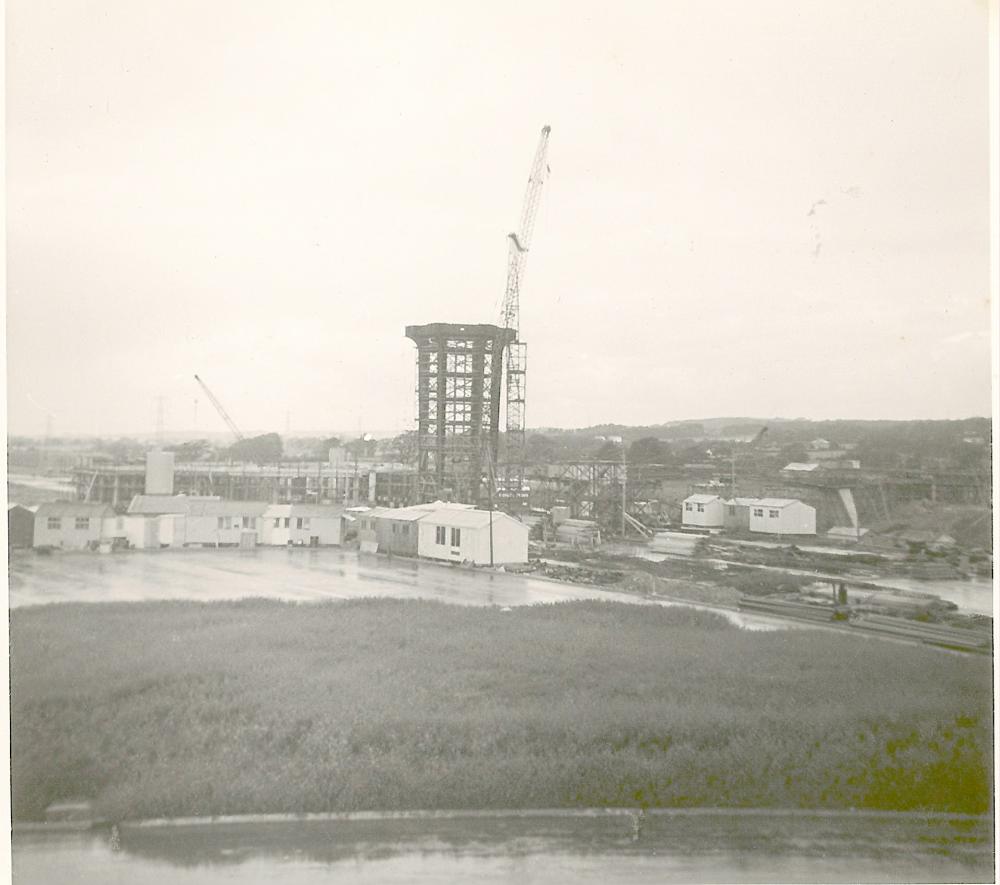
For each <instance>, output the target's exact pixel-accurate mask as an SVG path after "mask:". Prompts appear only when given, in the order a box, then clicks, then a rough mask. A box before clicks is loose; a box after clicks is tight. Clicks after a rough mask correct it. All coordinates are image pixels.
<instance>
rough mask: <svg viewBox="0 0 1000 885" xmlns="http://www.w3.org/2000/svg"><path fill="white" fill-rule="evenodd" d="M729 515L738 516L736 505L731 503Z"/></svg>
mask: <svg viewBox="0 0 1000 885" xmlns="http://www.w3.org/2000/svg"><path fill="white" fill-rule="evenodd" d="M729 515H730V516H736V507H735V506H734V505H733V504H730V505H729Z"/></svg>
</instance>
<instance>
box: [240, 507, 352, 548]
mask: <svg viewBox="0 0 1000 885" xmlns="http://www.w3.org/2000/svg"><path fill="white" fill-rule="evenodd" d="M343 540H344V508H343V507H336V506H333V505H326V504H272V505H271V506H270V507H268V508H267V510H265V511H264V515H263V519H262V520H261V534H260V543H261V544H268V545H271V546H275V547H285V546H288V545H291V546H293V547H301V546H305V547H327V546H331V545H333V546H337V545H340V544H341V543H343Z"/></svg>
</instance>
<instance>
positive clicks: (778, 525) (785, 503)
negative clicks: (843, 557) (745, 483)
mask: <svg viewBox="0 0 1000 885" xmlns="http://www.w3.org/2000/svg"><path fill="white" fill-rule="evenodd" d="M750 531H751V532H762V533H764V534H768V535H815V534H816V508H815V507H810V506H809V505H808V504H803V503H802V502H801V501H799V500H798V499H796V498H756V499H753V500H752V501H751V503H750Z"/></svg>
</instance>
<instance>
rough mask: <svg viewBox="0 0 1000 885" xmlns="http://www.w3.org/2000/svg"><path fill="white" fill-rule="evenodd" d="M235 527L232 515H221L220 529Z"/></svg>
mask: <svg viewBox="0 0 1000 885" xmlns="http://www.w3.org/2000/svg"><path fill="white" fill-rule="evenodd" d="M232 527H233V518H232V517H231V516H220V517H219V530H220V531H221V530H222V529H231V528H232Z"/></svg>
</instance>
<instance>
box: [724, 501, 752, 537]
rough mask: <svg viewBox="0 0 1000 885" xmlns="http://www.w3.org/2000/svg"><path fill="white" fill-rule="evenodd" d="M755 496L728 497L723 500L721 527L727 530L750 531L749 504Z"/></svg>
mask: <svg viewBox="0 0 1000 885" xmlns="http://www.w3.org/2000/svg"><path fill="white" fill-rule="evenodd" d="M756 500H757V499H756V498H730V499H729V500H728V501H726V502H725V505H726V511H725V513H724V514H723V523H722V524H723V527H724V528H725V530H726V531H727V532H749V531H750V506H751V505H752V504H753V503H754V501H756Z"/></svg>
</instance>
